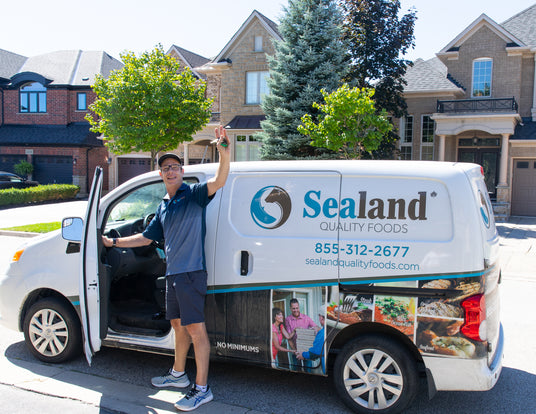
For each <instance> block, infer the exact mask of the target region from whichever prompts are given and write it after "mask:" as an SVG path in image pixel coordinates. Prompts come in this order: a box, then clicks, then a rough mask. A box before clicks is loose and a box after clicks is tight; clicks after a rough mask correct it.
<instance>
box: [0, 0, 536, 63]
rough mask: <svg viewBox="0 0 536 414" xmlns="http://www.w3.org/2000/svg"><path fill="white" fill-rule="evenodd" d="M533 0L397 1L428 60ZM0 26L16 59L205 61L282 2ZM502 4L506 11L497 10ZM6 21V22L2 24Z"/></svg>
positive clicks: (10, 20) (42, 11)
mask: <svg viewBox="0 0 536 414" xmlns="http://www.w3.org/2000/svg"><path fill="white" fill-rule="evenodd" d="M535 2H536V0H509V1H508V2H506V3H505V2H504V0H444V1H441V0H401V3H402V10H404V11H405V10H407V9H408V8H409V7H411V6H414V7H415V8H416V9H417V17H418V20H417V24H416V28H415V35H416V42H417V46H416V49H415V50H413V51H411V53H410V54H409V55H408V57H409V58H410V59H416V58H418V57H421V58H423V59H429V58H431V57H433V56H434V55H435V53H436V52H438V51H439V50H441V49H442V48H443V47H444V46H446V45H447V44H448V43H449V42H450V41H451V40H452V39H454V38H455V37H456V36H457V35H458V34H459V33H460V32H461V31H463V30H464V29H465V28H466V27H467V26H468V25H469V24H471V22H473V21H474V20H475V19H476V18H477V17H478V16H480V14H482V13H486V14H487V15H488V16H489V17H490V18H492V19H493V20H495V21H496V22H498V23H502V22H503V21H504V20H506V19H508V18H509V17H511V16H513V15H515V14H517V13H519V12H520V11H522V10H524V9H526V8H527V7H530V6H531V5H533V4H534V3H535ZM21 4H24V7H15V9H18V10H17V11H14V10H13V9H11V10H9V15H10V16H9V17H7V16H4V17H5V18H4V19H3V20H2V25H0V49H4V50H8V51H10V52H14V53H18V54H21V55H24V56H34V55H38V54H41V53H47V52H52V51H56V50H64V49H82V50H104V51H106V52H108V53H109V54H110V55H112V56H114V57H116V58H119V54H120V53H121V52H123V51H126V50H129V51H133V52H135V53H136V54H139V53H141V52H143V51H145V50H150V49H152V48H154V46H155V45H157V44H158V43H160V44H162V46H163V47H164V50H166V51H167V50H168V49H169V47H170V46H171V45H173V44H175V45H178V46H181V47H183V48H185V49H188V50H190V51H192V52H195V53H198V54H200V55H202V56H205V57H207V58H210V57H213V56H215V55H217V54H218V52H219V51H220V50H221V49H222V48H223V47H224V46H225V44H226V43H227V41H228V40H229V39H230V38H231V37H232V36H233V34H234V33H235V32H236V31H237V30H238V29H239V28H240V26H241V25H242V23H243V22H244V21H245V20H246V19H247V17H248V16H249V15H250V14H251V12H252V11H253V10H254V9H256V10H258V11H259V12H261V13H263V14H264V15H265V16H267V17H269V18H270V19H272V20H274V21H276V22H278V21H279V18H280V17H281V15H282V10H283V6H286V5H287V4H288V3H287V0H231V1H228V2H222V1H221V0H204V1H199V2H198V1H191V0H189V1H185V0H152V1H146V0H143V1H140V0H92V1H79V0H47V1H46V2H43V1H42V0H25V1H24V2H23V3H21ZM505 4H507V5H508V6H505ZM6 17H7V18H6Z"/></svg>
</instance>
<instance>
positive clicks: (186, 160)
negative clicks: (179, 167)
mask: <svg viewBox="0 0 536 414" xmlns="http://www.w3.org/2000/svg"><path fill="white" fill-rule="evenodd" d="M182 145H184V159H183V160H182V163H183V164H184V165H190V151H189V149H190V146H189V145H188V144H187V143H186V142H183V143H182Z"/></svg>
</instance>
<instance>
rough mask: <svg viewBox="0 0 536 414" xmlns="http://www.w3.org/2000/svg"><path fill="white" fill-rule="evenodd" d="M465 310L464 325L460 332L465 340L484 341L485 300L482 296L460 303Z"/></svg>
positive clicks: (472, 297)
mask: <svg viewBox="0 0 536 414" xmlns="http://www.w3.org/2000/svg"><path fill="white" fill-rule="evenodd" d="M461 305H462V307H463V308H464V309H465V323H464V324H463V326H462V327H461V329H460V331H461V333H462V334H464V335H465V336H466V337H467V338H469V339H473V340H475V341H485V340H486V339H487V337H486V336H487V335H486V330H487V329H486V300H485V298H484V295H482V294H480V295H475V296H471V297H469V298H467V299H465V300H464V301H463V302H462V303H461Z"/></svg>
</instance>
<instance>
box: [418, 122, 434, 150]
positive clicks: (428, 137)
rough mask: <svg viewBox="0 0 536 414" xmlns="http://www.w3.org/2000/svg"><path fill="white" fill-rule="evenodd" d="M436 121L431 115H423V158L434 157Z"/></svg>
mask: <svg viewBox="0 0 536 414" xmlns="http://www.w3.org/2000/svg"><path fill="white" fill-rule="evenodd" d="M434 130H435V122H434V120H433V119H432V118H431V117H430V115H423V117H422V128H421V159H422V160H433V159H434Z"/></svg>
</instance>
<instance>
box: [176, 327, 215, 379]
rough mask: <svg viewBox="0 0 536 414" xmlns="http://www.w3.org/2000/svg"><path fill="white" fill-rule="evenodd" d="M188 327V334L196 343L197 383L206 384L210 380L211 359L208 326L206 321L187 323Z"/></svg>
mask: <svg viewBox="0 0 536 414" xmlns="http://www.w3.org/2000/svg"><path fill="white" fill-rule="evenodd" d="M186 329H187V330H188V336H189V337H190V338H191V340H192V343H193V344H194V353H195V365H196V368H197V375H196V377H195V383H196V384H197V385H200V386H205V385H207V382H208V366H209V360H210V341H209V339H208V334H207V328H206V326H205V323H204V322H201V323H192V324H191V325H187V326H186ZM175 369H176V368H175Z"/></svg>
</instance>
